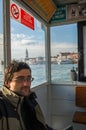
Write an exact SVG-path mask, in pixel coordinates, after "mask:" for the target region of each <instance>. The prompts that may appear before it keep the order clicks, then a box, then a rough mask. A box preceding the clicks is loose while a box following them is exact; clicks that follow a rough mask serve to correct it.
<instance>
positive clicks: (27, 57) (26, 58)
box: [25, 49, 29, 61]
mask: <svg viewBox="0 0 86 130" xmlns="http://www.w3.org/2000/svg"><path fill="white" fill-rule="evenodd" d="M26 60H29V56H28V50H27V49H26V53H25V61H26Z"/></svg>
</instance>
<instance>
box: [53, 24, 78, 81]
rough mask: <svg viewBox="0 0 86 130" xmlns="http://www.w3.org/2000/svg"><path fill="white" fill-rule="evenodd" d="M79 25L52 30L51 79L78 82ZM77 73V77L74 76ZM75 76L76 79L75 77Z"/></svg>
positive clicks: (63, 26)
mask: <svg viewBox="0 0 86 130" xmlns="http://www.w3.org/2000/svg"><path fill="white" fill-rule="evenodd" d="M77 63H78V53H77V25H76V24H70V25H61V26H57V27H52V28H51V79H52V82H57V83H64V82H65V81H72V80H77ZM74 70H75V71H74ZM71 72H76V73H75V75H72V74H73V73H71ZM73 76H75V77H73Z"/></svg>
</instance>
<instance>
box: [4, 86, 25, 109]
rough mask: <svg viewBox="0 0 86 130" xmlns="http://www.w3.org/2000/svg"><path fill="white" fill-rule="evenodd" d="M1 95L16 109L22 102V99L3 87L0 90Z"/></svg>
mask: <svg viewBox="0 0 86 130" xmlns="http://www.w3.org/2000/svg"><path fill="white" fill-rule="evenodd" d="M2 93H3V95H4V96H5V98H6V99H8V100H9V101H10V102H11V104H12V105H13V106H14V107H16V108H17V107H18V105H19V104H20V103H22V100H23V98H24V97H22V96H19V95H17V94H15V93H14V92H13V91H11V90H10V89H9V88H7V87H5V86H4V87H3V88H2Z"/></svg>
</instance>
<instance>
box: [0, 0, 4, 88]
mask: <svg viewBox="0 0 86 130" xmlns="http://www.w3.org/2000/svg"><path fill="white" fill-rule="evenodd" d="M0 14H1V15H0V87H1V86H2V85H3V77H4V76H3V71H4V57H3V0H0Z"/></svg>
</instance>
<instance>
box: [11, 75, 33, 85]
mask: <svg viewBox="0 0 86 130" xmlns="http://www.w3.org/2000/svg"><path fill="white" fill-rule="evenodd" d="M33 80H34V78H32V77H31V76H27V77H25V76H19V77H17V78H14V79H12V81H16V82H18V83H23V82H25V81H27V82H32V81H33Z"/></svg>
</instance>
